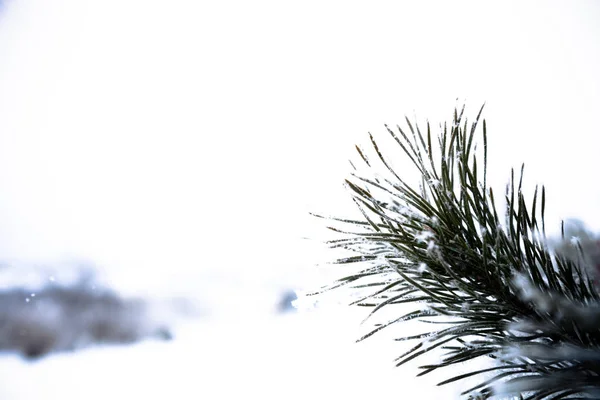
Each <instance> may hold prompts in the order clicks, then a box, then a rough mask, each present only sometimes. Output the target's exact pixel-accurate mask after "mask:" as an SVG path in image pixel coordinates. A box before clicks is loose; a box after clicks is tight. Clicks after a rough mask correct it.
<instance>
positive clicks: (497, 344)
mask: <svg viewBox="0 0 600 400" xmlns="http://www.w3.org/2000/svg"><path fill="white" fill-rule="evenodd" d="M464 110H465V108H464V107H463V108H462V109H461V110H460V111H459V110H455V111H454V116H453V119H452V123H451V124H450V125H449V126H448V125H447V124H444V125H443V126H441V127H440V128H441V129H440V130H441V132H440V134H439V137H438V138H437V148H436V147H435V146H434V145H433V143H435V142H434V140H435V138H433V137H432V133H431V126H430V124H429V123H427V127H426V129H425V130H424V131H422V130H421V129H420V127H419V125H418V124H417V123H416V121H415V122H411V121H410V120H409V119H408V118H407V119H406V126H407V128H401V127H399V126H398V127H397V129H395V130H393V129H391V128H390V127H388V126H386V130H387V133H388V134H389V135H390V137H391V138H392V139H393V142H394V143H395V144H397V145H398V146H399V147H400V149H401V150H402V153H403V154H404V156H406V157H407V158H408V160H409V161H410V162H411V163H412V164H413V165H414V167H415V168H416V170H417V172H418V173H419V175H420V176H421V185H420V187H415V185H411V184H409V183H408V182H407V181H406V180H405V176H406V174H405V173H403V172H398V171H397V170H396V169H394V167H393V163H392V162H391V160H390V159H388V158H387V156H386V155H385V153H386V152H384V151H383V149H382V148H381V147H380V146H379V144H378V142H377V141H376V140H375V138H374V136H373V135H371V134H369V137H370V142H371V146H372V152H373V153H374V157H369V155H368V154H367V152H366V151H365V149H361V148H360V147H358V146H357V150H358V152H359V156H360V160H362V162H363V163H364V166H365V168H364V169H363V171H366V172H364V173H360V172H358V171H359V170H361V169H360V168H355V172H354V173H353V174H352V175H351V176H350V177H349V178H348V179H347V181H346V184H347V187H348V189H349V190H350V193H351V195H352V198H353V200H354V202H355V203H356V205H357V207H358V208H359V210H360V212H361V215H362V218H359V219H348V218H337V219H332V221H333V222H335V223H336V224H337V225H336V226H331V229H333V230H334V231H335V232H337V233H341V234H342V235H343V238H342V239H337V240H333V241H331V242H330V245H331V246H332V247H333V248H344V249H347V250H350V251H352V252H353V253H354V254H355V255H354V256H351V257H347V258H343V259H339V260H337V263H338V264H340V265H350V264H352V265H360V266H361V270H360V272H358V273H352V274H351V275H348V276H345V277H343V278H341V279H339V280H338V281H337V282H335V283H334V284H333V285H331V287H329V288H328V289H331V288H336V287H339V286H348V285H350V286H351V287H355V288H361V289H362V290H364V288H369V287H372V286H374V289H375V290H374V291H373V292H372V293H369V294H367V295H365V296H363V298H362V299H361V300H360V301H359V302H356V304H357V305H363V306H367V307H372V308H373V310H372V314H378V313H380V312H381V310H384V309H385V310H392V311H393V310H394V308H393V307H397V306H399V305H403V306H404V307H406V305H407V304H409V305H410V304H412V305H413V310H412V311H410V312H408V313H404V314H403V315H400V316H398V317H396V318H393V319H391V320H390V321H388V322H386V323H384V324H381V325H379V326H377V327H376V328H374V329H373V330H372V331H371V332H369V333H368V334H366V335H365V336H363V337H362V338H361V339H360V340H363V339H366V338H368V337H370V336H372V335H373V334H376V333H377V332H379V331H381V330H383V329H391V328H392V327H393V326H395V325H397V324H400V323H402V322H404V321H407V320H410V319H415V318H417V319H421V320H424V321H428V322H435V321H436V320H439V321H441V320H442V319H443V321H445V322H447V321H448V317H450V318H451V322H452V323H451V324H450V326H448V324H446V325H443V327H442V328H440V329H438V330H434V331H433V332H427V333H424V334H422V335H411V336H408V337H399V338H398V340H413V341H417V342H418V343H417V344H416V345H415V346H414V347H413V348H411V349H410V350H409V351H407V352H406V353H404V354H402V355H400V356H399V357H398V358H397V359H396V363H397V365H402V364H404V363H407V362H409V361H411V360H413V359H415V358H418V357H419V356H421V355H423V354H425V353H429V352H430V351H432V350H433V349H442V351H443V358H442V359H441V361H440V362H438V363H437V364H431V365H425V366H422V369H423V372H422V373H421V374H420V375H423V374H427V373H430V372H432V371H434V370H436V369H440V368H445V367H448V366H452V365H455V364H457V363H462V362H465V361H470V360H474V359H476V358H480V357H488V358H492V359H493V360H495V362H496V363H497V364H498V365H497V366H496V367H493V368H486V369H482V370H474V371H472V372H471V373H467V374H463V375H460V376H455V377H453V378H450V379H447V380H445V381H444V382H441V383H440V385H443V384H448V383H451V382H455V381H458V380H461V379H465V378H471V377H476V376H478V375H480V374H486V376H489V374H492V376H491V378H488V379H487V380H485V381H483V382H481V383H480V384H478V385H476V386H473V387H472V388H471V389H469V390H467V391H465V392H464V394H465V395H468V396H471V397H470V398H473V399H474V398H480V399H487V398H492V397H494V398H500V397H501V396H505V395H518V396H520V398H522V399H532V400H533V399H567V398H568V399H575V398H590V396H591V398H600V306H599V304H600V303H599V301H600V299H599V295H598V290H597V287H596V286H595V284H594V277H593V276H591V275H590V274H589V268H587V267H586V263H587V264H588V265H589V264H590V257H589V256H588V255H586V249H584V248H583V247H581V246H580V248H579V252H578V253H577V254H579V256H576V257H573V255H572V254H567V253H566V252H564V251H559V250H558V249H559V246H555V249H557V250H556V251H551V250H550V248H549V246H548V244H547V243H548V241H547V239H546V234H545V224H544V213H545V207H546V192H545V189H544V188H543V187H541V188H537V187H536V188H535V192H534V194H533V197H532V198H531V199H530V200H527V199H526V198H525V196H524V194H523V192H522V182H523V171H524V168H523V167H522V168H521V171H520V173H519V174H518V175H517V177H516V178H515V172H514V171H512V172H511V177H510V183H509V184H508V185H507V187H506V192H505V200H506V210H505V213H504V215H502V213H499V212H498V210H497V207H496V201H497V199H496V193H495V192H494V191H493V190H492V189H491V188H489V187H488V186H487V163H488V156H487V149H488V140H487V126H486V122H485V121H481V115H482V111H483V107H482V108H481V110H480V111H479V113H478V114H477V116H476V118H475V120H474V122H473V123H471V124H470V125H469V124H468V121H467V118H466V117H465V115H464ZM481 139H482V140H483V148H482V149H481V148H480V149H479V150H478V149H477V148H476V146H477V143H478V141H479V140H481ZM482 159H483V160H482ZM377 164H379V167H377ZM352 165H353V166H354V165H356V164H352ZM377 168H381V169H382V170H383V173H382V174H380V173H378V170H377ZM339 225H341V227H340V226H339ZM568 239H569V238H564V237H563V238H562V241H563V242H565V241H567V240H568ZM588 248H593V247H592V246H588ZM598 254H600V253H598ZM424 305H425V307H424Z"/></svg>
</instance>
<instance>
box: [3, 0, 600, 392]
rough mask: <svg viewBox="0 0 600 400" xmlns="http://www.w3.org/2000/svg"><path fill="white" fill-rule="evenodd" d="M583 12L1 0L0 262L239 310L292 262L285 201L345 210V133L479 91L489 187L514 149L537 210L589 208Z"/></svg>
mask: <svg viewBox="0 0 600 400" xmlns="http://www.w3.org/2000/svg"><path fill="white" fill-rule="evenodd" d="M599 18H600V3H598V2H595V1H562V2H557V1H544V2H532V1H503V2H483V1H478V2H475V1H473V2H464V1H460V2H442V1H419V2H399V1H394V2H375V1H373V2H354V1H344V2H341V1H340V2H335V1H303V2H284V1H261V0H259V1H252V2H243V1H219V2H203V1H179V0H172V1H169V2H159V1H134V0H118V1H116V0H114V1H113V0H105V1H89V0H54V1H44V0H29V1H27V0H8V1H6V2H5V4H4V6H3V8H2V9H1V10H0V260H5V261H22V262H34V263H60V262H61V261H65V260H86V261H89V262H92V263H95V264H96V265H98V266H100V267H101V268H102V269H103V270H105V271H106V273H107V275H108V276H109V277H110V279H111V281H112V282H113V283H114V284H115V285H116V286H118V287H122V288H123V289H124V290H131V291H135V292H143V293H155V292H157V291H161V292H164V293H174V292H177V291H183V292H185V293H188V294H190V293H194V294H195V295H197V296H198V297H200V298H202V299H203V300H204V301H206V302H207V303H210V305H211V307H214V308H215V309H219V307H224V306H223V304H225V303H227V304H228V306H227V308H223V310H225V309H226V310H229V311H232V310H234V309H237V308H239V307H242V308H244V304H245V305H246V307H245V308H244V309H245V310H247V309H250V308H252V307H251V306H248V304H250V305H252V306H253V305H255V304H259V303H260V304H263V303H264V302H263V303H261V301H260V300H258V299H259V298H263V297H265V296H266V297H269V296H276V294H275V293H276V292H277V291H278V290H283V289H285V288H287V287H298V286H300V287H301V286H303V285H306V284H307V283H308V282H313V279H312V278H311V276H312V275H313V274H314V272H311V267H312V264H313V263H314V262H316V261H324V260H322V258H323V257H324V255H323V253H322V252H321V251H319V250H318V248H319V247H318V246H315V245H312V244H307V242H306V241H305V240H303V239H302V238H303V237H312V238H316V237H321V236H322V232H321V231H319V230H318V229H316V228H315V223H314V221H311V220H310V218H309V217H308V216H307V213H308V211H316V212H324V213H328V214H338V215H339V214H343V213H345V212H347V211H348V210H350V209H351V203H350V202H348V201H347V199H346V197H347V196H346V194H345V193H344V191H343V189H342V185H341V183H342V181H343V178H344V176H345V175H346V174H347V173H348V172H349V164H348V163H347V159H348V158H349V157H350V156H352V155H353V153H352V152H353V144H354V143H355V142H357V141H361V140H364V138H365V135H366V133H367V132H368V131H371V132H373V133H378V132H379V133H382V132H383V130H384V128H383V124H384V123H388V124H391V125H394V124H396V123H401V122H402V120H403V117H404V115H405V114H408V115H409V116H411V117H412V116H413V115H415V114H416V116H417V117H418V118H421V119H422V120H423V121H424V120H425V119H426V118H428V119H429V120H430V121H432V122H433V123H434V124H437V123H438V122H441V121H443V120H445V119H448V118H450V116H451V113H452V111H453V108H454V107H455V106H456V105H460V104H462V103H463V102H466V104H467V112H468V114H470V115H471V116H474V115H475V113H476V111H477V110H478V108H479V107H480V105H481V104H482V103H483V102H484V101H485V102H486V104H487V105H486V111H485V114H484V115H485V117H486V119H487V122H488V134H489V144H490V164H491V165H490V174H491V178H492V183H493V184H494V185H498V186H499V187H500V188H501V187H502V186H501V185H503V184H504V183H505V182H506V181H507V179H508V177H509V168H510V167H511V166H515V167H519V166H520V163H521V162H525V163H526V177H527V179H526V184H527V185H530V187H532V186H533V185H535V184H536V183H544V184H546V186H547V189H548V191H547V196H548V197H547V200H548V201H547V209H548V220H547V224H548V225H549V226H551V227H552V226H554V227H558V224H559V221H560V219H561V218H565V217H570V216H576V217H580V218H583V219H585V220H586V221H588V223H589V224H590V225H591V226H593V227H595V228H600V213H598V212H597V205H598V204H599V201H600V191H599V190H598V189H597V170H598V157H597V154H598V149H599V146H598V142H597V136H598V118H597V117H598V110H599V107H600V77H599V74H598V72H597V71H600V46H599V45H598V38H599V37H600V28H598V26H599V24H598V21H599ZM457 99H458V101H457ZM211 279H212V281H211ZM234 280H236V282H238V284H236V285H235V289H232V288H233V287H234V286H232V285H230V282H233V281H234ZM207 282H211V283H210V284H207ZM211 288H212V289H211ZM215 288H216V289H215ZM258 288H259V289H258ZM211 290H212V291H213V292H214V293H212V292H211ZM202 291H204V292H202ZM199 292H202V293H200V294H199ZM224 293H226V294H227V295H223V294H224ZM241 293H243V295H242V294H241ZM252 293H254V294H252ZM264 293H268V294H267V295H264ZM236 296H237V297H236ZM252 296H254V297H252ZM261 296H262V297H261ZM242 303H243V304H242ZM265 304H266V303H265ZM24 371H25V370H24ZM184 397H186V396H184ZM190 397H191V395H190ZM317 397H318V396H317ZM421 398H425V397H421Z"/></svg>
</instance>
